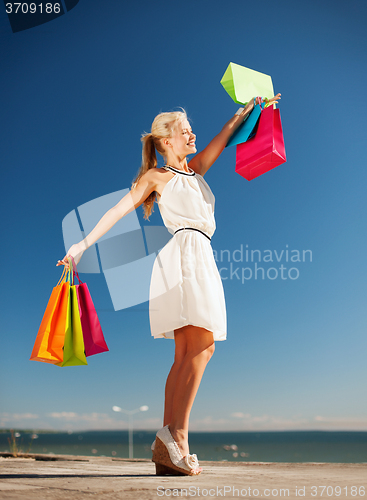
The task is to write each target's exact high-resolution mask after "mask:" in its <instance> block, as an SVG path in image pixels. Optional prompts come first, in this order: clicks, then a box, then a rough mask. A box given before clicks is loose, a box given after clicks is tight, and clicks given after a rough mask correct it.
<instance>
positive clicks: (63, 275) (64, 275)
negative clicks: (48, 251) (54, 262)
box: [56, 266, 67, 286]
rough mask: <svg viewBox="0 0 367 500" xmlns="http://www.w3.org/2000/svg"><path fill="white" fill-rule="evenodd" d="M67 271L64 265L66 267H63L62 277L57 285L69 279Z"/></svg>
mask: <svg viewBox="0 0 367 500" xmlns="http://www.w3.org/2000/svg"><path fill="white" fill-rule="evenodd" d="M66 273H67V269H66V267H65V266H64V269H63V271H62V275H61V278H60V279H59V282H58V283H57V285H56V286H59V285H61V283H64V282H66V280H67V277H66Z"/></svg>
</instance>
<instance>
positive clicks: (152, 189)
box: [57, 94, 280, 475]
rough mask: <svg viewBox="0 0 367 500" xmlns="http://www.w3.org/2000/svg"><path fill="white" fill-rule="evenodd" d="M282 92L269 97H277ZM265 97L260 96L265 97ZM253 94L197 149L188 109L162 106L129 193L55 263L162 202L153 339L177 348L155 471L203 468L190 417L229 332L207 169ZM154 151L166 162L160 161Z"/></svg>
mask: <svg viewBox="0 0 367 500" xmlns="http://www.w3.org/2000/svg"><path fill="white" fill-rule="evenodd" d="M279 99H280V94H278V95H277V96H276V97H274V98H273V99H272V100H271V101H272V102H275V103H276V102H278V100H279ZM259 100H261V99H260V98H259ZM254 102H255V100H254V99H253V100H251V101H250V102H249V103H248V104H247V105H246V106H245V107H244V108H242V109H240V110H238V112H237V113H236V114H235V115H234V116H233V117H232V118H231V119H230V120H229V121H228V122H227V123H226V124H225V125H224V127H223V128H222V130H221V132H220V133H219V134H218V135H217V136H216V137H214V139H213V140H212V141H211V142H210V143H209V144H208V146H207V147H206V148H205V149H204V150H203V151H202V152H200V153H199V154H197V155H195V156H194V157H193V158H192V159H191V160H190V162H189V163H188V161H187V157H188V156H189V155H192V154H195V153H196V144H195V140H196V136H195V134H194V133H193V131H192V129H191V126H190V123H189V121H188V119H187V116H186V113H185V112H184V111H178V112H170V113H160V114H159V115H158V116H157V117H156V118H155V119H154V121H153V124H152V128H151V132H150V133H149V134H145V135H144V136H143V137H142V142H143V155H142V156H143V161H142V166H141V168H140V171H139V172H138V175H137V177H136V179H135V181H134V182H133V185H132V189H131V191H130V193H129V194H128V195H126V196H125V197H124V198H122V199H121V201H120V202H119V203H118V204H117V205H116V206H114V207H113V208H111V209H110V210H109V211H108V212H107V213H106V214H105V215H104V216H103V217H102V219H101V220H100V221H99V222H98V224H97V225H96V226H95V228H94V229H93V230H92V231H91V232H90V233H89V234H88V236H87V237H86V238H85V239H84V240H82V241H81V242H80V243H77V244H75V245H73V246H72V247H71V248H70V249H69V250H68V252H67V254H66V256H65V257H64V259H63V260H62V261H58V263H57V265H62V264H64V265H66V266H67V265H68V261H67V258H68V256H72V257H73V258H74V259H75V261H76V263H78V262H79V261H80V258H81V256H82V254H83V252H84V251H85V250H86V249H87V248H89V247H90V246H91V245H93V244H94V243H95V242H96V241H98V239H99V238H101V237H102V236H103V235H104V234H105V233H106V232H107V231H108V230H109V229H111V227H112V226H113V225H114V224H116V222H117V221H118V220H120V219H121V218H122V217H124V216H125V215H126V214H128V213H129V212H131V211H132V210H134V209H136V208H137V207H139V206H140V205H143V209H144V217H145V218H146V219H148V218H149V215H150V214H151V212H152V210H153V205H154V202H155V201H157V203H158V207H159V209H160V212H161V215H162V219H163V222H164V224H165V225H166V227H167V228H168V230H169V232H170V233H171V234H173V237H172V238H171V240H170V241H169V242H168V243H167V245H166V246H165V247H164V248H163V249H162V250H161V251H160V252H159V254H158V256H157V258H156V261H155V263H154V266H153V272H152V277H151V286H150V300H149V316H150V325H151V334H152V335H153V336H154V337H155V338H172V339H174V340H175V355H174V362H173V365H172V368H171V370H170V372H169V375H168V377H167V382H166V387H165V404H164V419H163V428H162V429H161V430H160V431H158V433H157V436H156V440H155V442H154V443H153V445H152V450H153V461H154V462H155V464H156V473H157V474H160V475H161V474H173V475H181V474H184V475H197V474H200V472H201V470H202V469H201V468H200V467H199V463H198V460H197V457H196V455H190V453H189V443H188V430H189V416H190V411H191V408H192V405H193V403H194V399H195V396H196V393H197V391H198V388H199V385H200V382H201V379H202V376H203V373H204V371H205V368H206V366H207V364H208V362H209V360H210V358H211V357H212V355H213V353H214V342H215V341H219V340H225V339H226V308H225V299H224V293H223V287H222V282H221V279H220V276H219V272H218V269H217V266H216V263H215V260H214V256H213V251H212V248H211V242H210V239H211V237H212V235H213V233H214V231H215V219H214V195H213V193H212V192H211V190H210V188H209V186H208V184H207V183H206V181H205V180H204V175H205V174H206V172H207V171H208V170H209V168H210V167H211V166H212V165H213V163H214V162H215V161H216V159H217V158H218V157H219V155H220V154H221V152H222V151H223V149H224V148H225V146H226V144H227V142H228V140H229V138H230V137H231V135H232V134H233V133H234V132H235V130H236V129H237V128H238V127H239V125H240V124H241V123H242V122H243V120H244V119H245V117H246V116H247V115H248V114H249V113H250V112H251V111H252V109H253V107H254ZM156 151H158V153H160V154H161V155H162V156H163V158H164V161H165V165H164V166H163V167H162V168H158V167H157V158H156Z"/></svg>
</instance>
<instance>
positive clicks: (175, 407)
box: [167, 325, 214, 456]
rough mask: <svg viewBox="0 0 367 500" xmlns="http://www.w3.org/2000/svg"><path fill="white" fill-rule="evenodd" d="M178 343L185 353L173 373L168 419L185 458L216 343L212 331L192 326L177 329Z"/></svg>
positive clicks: (176, 338) (176, 337)
mask: <svg viewBox="0 0 367 500" xmlns="http://www.w3.org/2000/svg"><path fill="white" fill-rule="evenodd" d="M181 336H183V337H184V338H185V341H184V340H182V339H181ZM175 340H176V343H177V342H178V343H179V345H182V346H183V345H184V344H185V343H186V353H185V355H184V357H183V359H182V360H181V362H180V363H179V364H178V365H177V367H175V369H174V371H173V373H172V385H173V381H174V380H175V383H174V390H173V391H172V389H170V395H171V393H172V392H173V397H172V403H171V408H172V409H171V412H170V413H171V415H168V413H167V419H168V418H169V416H170V422H169V424H170V425H169V428H170V431H171V434H172V436H173V438H174V440H175V441H176V442H177V444H178V446H179V448H180V449H181V452H182V455H183V456H186V455H187V454H188V453H189V444H188V432H189V417H190V412H191V408H192V405H193V403H194V400H195V396H196V394H197V391H198V389H199V385H200V382H201V379H202V376H203V374H204V371H205V368H206V365H207V364H208V362H209V360H210V358H211V357H212V355H213V353H214V340H213V333H212V332H210V331H208V330H206V329H205V328H199V327H197V326H192V325H188V326H185V327H183V328H180V329H179V330H175ZM180 359H181V358H180ZM170 383H171V381H170ZM167 423H168V422H167Z"/></svg>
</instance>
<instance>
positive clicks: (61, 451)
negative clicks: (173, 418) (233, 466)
mask: <svg viewBox="0 0 367 500" xmlns="http://www.w3.org/2000/svg"><path fill="white" fill-rule="evenodd" d="M13 436H14V438H13V439H14V440H15V442H16V446H17V449H18V451H21V452H23V453H43V454H51V455H52V454H55V455H84V456H105V457H114V458H128V457H129V443H128V431H127V430H109V431H100V430H94V431H72V432H71V431H69V432H65V431H41V430H39V431H31V430H24V431H22V430H18V429H17V430H15V429H14V434H13ZM154 439H155V432H154V431H143V430H135V431H134V433H133V443H134V448H133V450H134V458H145V459H150V458H151V456H152V454H151V450H150V446H151V444H152V442H153V441H154ZM9 440H10V441H12V436H11V432H10V430H8V429H3V430H0V451H2V452H9V451H11V444H10V443H9ZM189 443H190V452H191V453H196V454H197V455H198V458H199V460H212V461H221V460H226V461H235V462H238V461H243V462H327V463H364V462H367V432H365V431H246V432H244V431H241V432H236V431H230V432H222V431H221V432H199V431H192V432H190V433H189Z"/></svg>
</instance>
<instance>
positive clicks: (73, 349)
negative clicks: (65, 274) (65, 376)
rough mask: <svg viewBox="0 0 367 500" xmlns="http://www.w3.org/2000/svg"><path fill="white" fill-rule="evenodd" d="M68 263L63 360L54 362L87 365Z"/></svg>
mask: <svg viewBox="0 0 367 500" xmlns="http://www.w3.org/2000/svg"><path fill="white" fill-rule="evenodd" d="M69 263H70V267H71V271H70V274H69V276H70V279H71V284H70V289H69V290H70V291H69V294H70V295H69V301H68V308H67V313H66V332H65V340H64V348H63V353H64V355H63V361H61V362H60V363H56V364H57V366H76V365H87V364H88V363H87V358H86V357H85V352H84V340H83V331H82V324H81V320H80V314H79V305H78V297H77V293H76V288H75V285H74V281H73V274H74V273H73V271H72V264H71V262H70V261H69Z"/></svg>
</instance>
